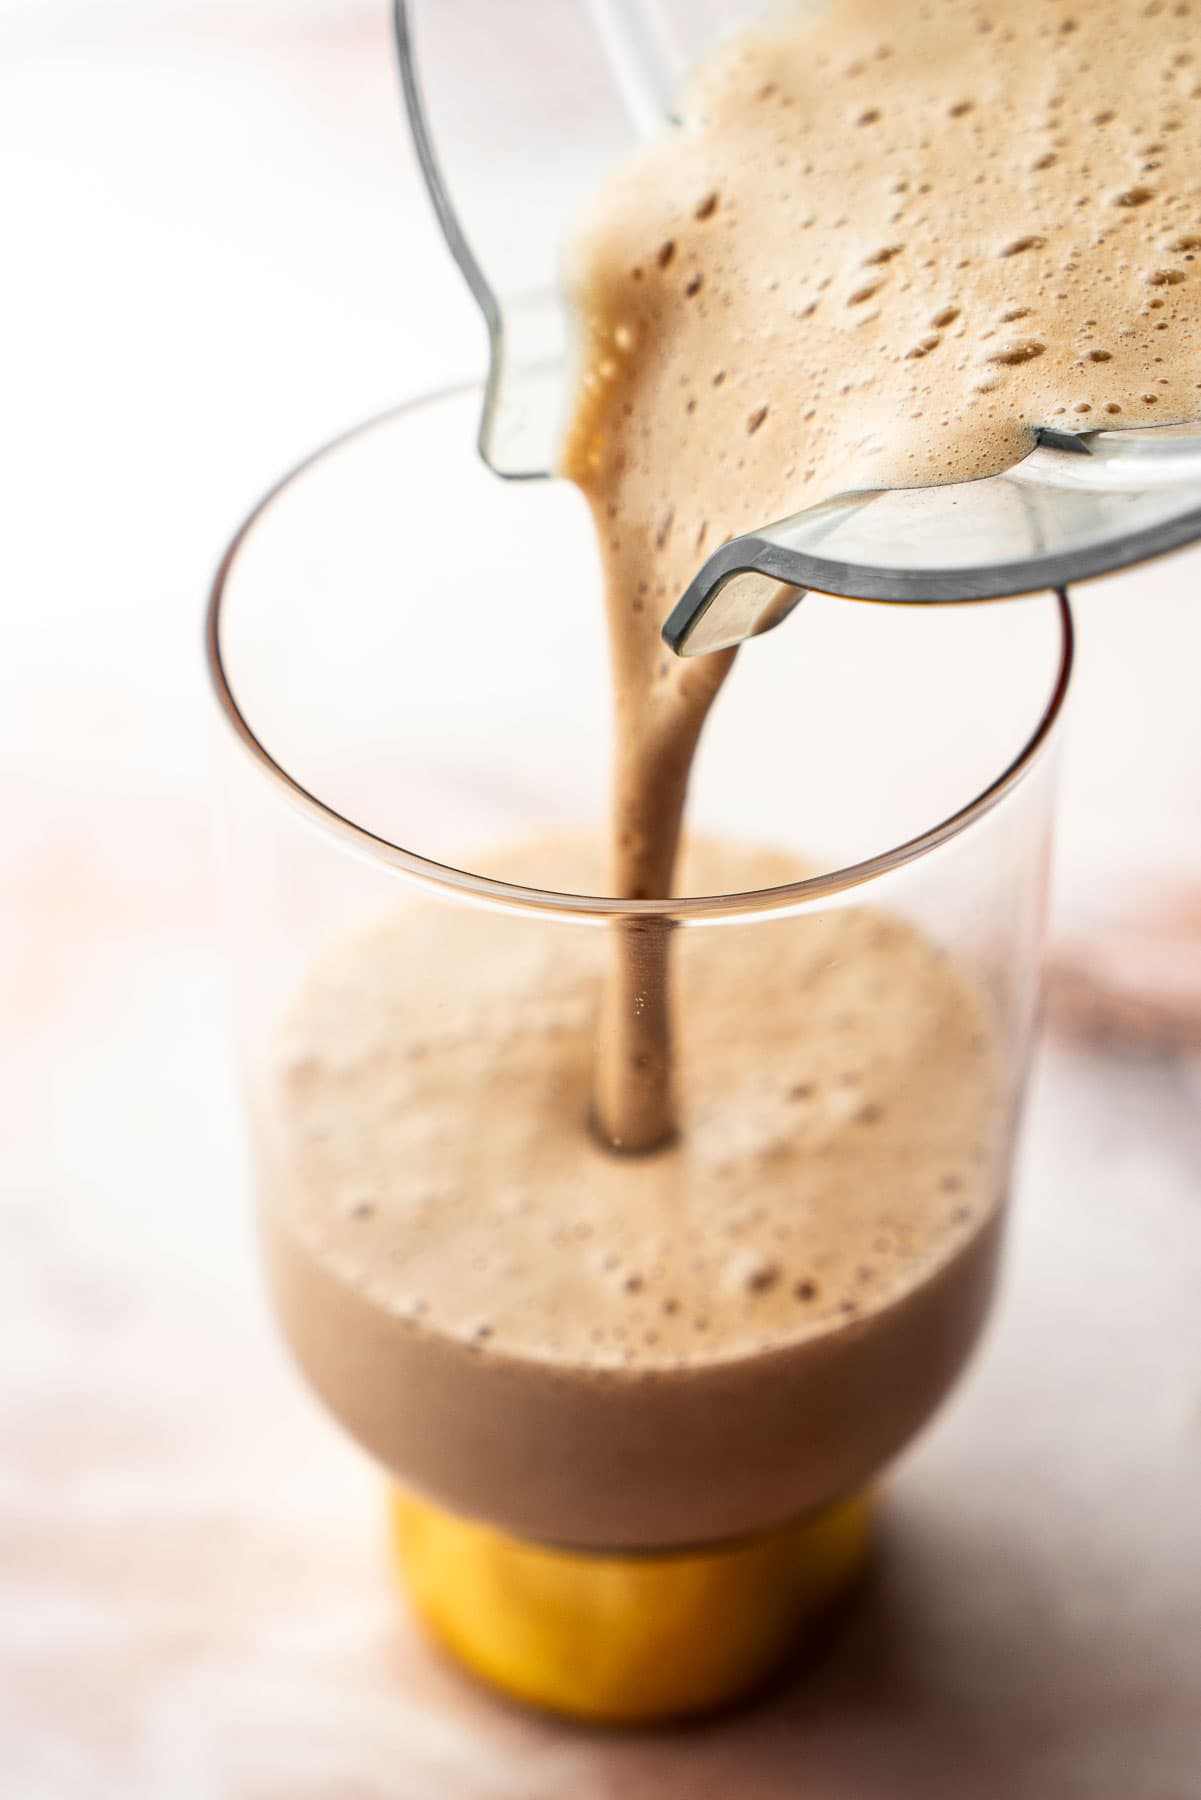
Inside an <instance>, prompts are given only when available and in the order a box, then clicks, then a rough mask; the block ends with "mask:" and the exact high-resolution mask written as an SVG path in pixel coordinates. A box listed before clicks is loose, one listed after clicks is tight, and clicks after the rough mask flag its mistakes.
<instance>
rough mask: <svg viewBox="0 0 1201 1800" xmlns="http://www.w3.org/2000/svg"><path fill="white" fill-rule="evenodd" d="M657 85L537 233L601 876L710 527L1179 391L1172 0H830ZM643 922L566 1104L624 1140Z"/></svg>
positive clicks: (682, 729) (681, 698) (924, 470)
mask: <svg viewBox="0 0 1201 1800" xmlns="http://www.w3.org/2000/svg"><path fill="white" fill-rule="evenodd" d="M679 112H680V117H681V120H682V123H681V125H680V126H679V128H678V129H677V130H675V131H673V132H671V133H669V134H667V135H665V136H664V137H663V138H662V139H661V140H659V141H658V142H656V143H653V144H652V145H650V146H649V148H648V149H647V150H645V151H644V152H643V153H642V154H641V155H639V156H638V157H637V158H636V159H635V160H634V161H633V162H632V163H631V165H630V166H629V167H628V168H627V169H626V170H624V171H622V172H621V173H619V174H618V175H617V176H616V177H615V178H614V179H613V180H611V181H610V182H609V183H608V185H607V186H606V188H605V191H604V193H603V194H602V195H601V196H600V198H599V200H598V202H597V203H596V205H595V206H594V208H593V211H592V213H591V215H590V217H589V219H588V220H587V222H586V227H585V229H584V230H583V232H582V233H581V234H580V237H579V239H578V242H577V243H576V245H575V247H574V249H573V252H572V255H571V258H570V267H569V275H570V279H571V286H572V290H573V295H574V300H575V305H576V310H577V313H578V316H579V319H580V323H581V355H580V362H581V375H580V389H579V399H578V403H577V406H576V409H575V414H574V417H573V419H572V424H571V429H570V432H569V435H568V441H567V444H566V448H565V453H564V468H565V472H566V473H567V474H569V475H570V476H571V477H572V479H573V480H574V481H576V482H577V483H578V484H579V485H580V487H582V488H583V490H584V492H585V493H586V495H587V496H588V499H589V501H590V502H591V505H592V509H593V513H594V516H595V519H596V526H597V532H598V536H599V539H600V543H601V548H602V552H603V554H604V558H605V564H606V574H607V588H608V606H609V618H610V632H611V638H612V645H613V652H612V654H613V665H614V677H615V689H616V705H617V731H616V740H615V741H616V760H615V795H616V802H615V810H616V818H615V831H614V856H613V883H614V886H613V891H614V892H615V893H618V894H621V895H624V896H626V897H637V896H642V895H647V894H669V893H671V892H672V885H671V884H672V872H673V871H672V863H673V857H674V854H675V846H676V840H677V836H678V832H679V828H680V818H681V813H682V808H683V802H684V794H685V788H686V783H687V779H688V769H689V766H690V763H691V759H692V754H693V750H694V747H695V744H696V741H697V738H698V736H699V733H700V730H701V728H702V726H703V724H704V720H705V716H706V713H707V711H708V709H709V706H710V704H711V702H712V700H713V697H714V695H715V693H716V691H717V689H718V687H719V686H720V684H721V682H722V680H723V679H724V676H725V673H726V671H727V670H728V668H729V666H730V660H731V658H730V655H729V654H728V653H727V654H725V655H716V656H712V657H707V658H703V659H698V660H696V661H691V662H680V661H677V660H676V659H675V658H673V657H672V656H670V655H669V654H668V653H667V652H666V651H665V650H664V648H663V646H662V644H661V642H660V639H659V628H660V626H661V624H662V621H663V619H664V617H665V616H666V614H667V612H668V610H669V609H670V607H671V605H672V603H673V602H674V601H675V599H676V598H677V597H678V595H679V594H680V593H681V592H682V590H683V588H684V587H685V585H686V583H687V581H688V580H689V578H690V577H691V576H692V575H693V574H694V573H695V571H696V569H697V567H698V566H699V564H700V562H701V561H702V559H703V558H704V557H705V556H706V555H707V554H708V553H709V552H710V551H712V550H714V549H716V548H717V547H718V546H719V545H720V544H722V543H724V542H725V541H726V540H727V539H729V538H731V537H734V536H736V535H738V534H739V533H740V532H743V531H747V530H750V529H752V528H753V527H755V526H757V525H762V524H766V523H768V522H769V521H771V520H773V519H779V518H784V517H787V516H788V515H789V514H792V513H795V512H798V511H799V510H801V509H802V508H803V507H806V506H809V505H813V504H815V503H817V502H818V501H820V500H823V499H826V498H828V497H830V496H831V495H834V494H837V493H840V492H844V491H846V490H849V489H853V488H856V487H876V486H879V487H888V486H914V485H923V484H929V483H935V482H945V481H962V480H966V479H968V478H970V477H973V476H979V475H988V474H995V473H997V472H998V471H999V470H1001V469H1004V468H1006V467H1008V466H1009V465H1011V464H1012V463H1014V462H1016V461H1018V460H1019V459H1020V458H1021V457H1022V456H1023V455H1025V454H1026V452H1027V451H1028V450H1029V449H1030V448H1031V447H1032V444H1033V441H1034V440H1033V434H1034V431H1035V429H1036V427H1038V426H1040V425H1059V426H1062V427H1065V428H1071V429H1088V428H1093V427H1099V426H1115V425H1124V424H1125V425H1140V426H1141V425H1147V424H1152V423H1159V424H1165V423H1168V422H1170V421H1179V420H1186V419H1195V418H1198V417H1201V301H1199V299H1198V296H1199V295H1201V157H1199V156H1198V154H1197V147H1196V146H1197V140H1198V134H1199V132H1201V6H1198V5H1194V4H1193V3H1192V0H1079V3H1077V0H997V3H996V4H989V3H987V0H986V3H984V4H972V3H970V0H969V3H957V0H937V3H936V4H935V3H929V4H925V5H922V4H910V3H909V0H906V3H905V4H898V0H837V4H833V5H828V6H823V7H820V8H806V9H805V10H804V11H802V12H800V13H797V14H795V15H794V16H793V17H792V19H791V21H790V22H789V23H788V24H787V25H781V26H780V27H779V28H778V29H777V30H773V31H768V30H762V31H758V32H755V33H752V34H748V35H745V36H743V37H740V38H739V39H737V40H736V41H735V42H734V44H732V45H731V46H729V47H727V48H726V49H724V50H722V51H721V52H720V53H719V54H718V55H717V56H716V57H714V58H713V59H712V60H711V61H710V62H709V63H707V64H706V65H705V66H704V67H703V68H702V69H701V70H700V72H699V74H698V76H697V77H696V79H695V80H694V81H693V83H692V84H691V86H690V88H689V90H688V92H687V93H686V94H685V95H684V97H683V99H682V102H681V105H680V108H679ZM664 955H665V951H664V948H663V943H662V940H659V941H658V942H656V941H654V939H653V937H652V939H651V941H650V942H649V943H648V942H647V941H646V940H645V934H644V936H643V937H642V938H641V939H635V941H634V943H633V944H632V945H627V946H626V950H625V954H624V955H623V956H622V957H620V958H619V960H618V963H617V967H616V969H615V972H614V975H613V978H612V980H611V983H610V989H609V995H608V1000H607V1004H606V1030H605V1032H604V1033H603V1035H602V1058H601V1065H600V1069H599V1073H598V1110H599V1113H600V1118H601V1123H602V1126H603V1128H604V1129H605V1131H606V1132H607V1134H608V1136H609V1137H610V1139H611V1140H612V1141H614V1142H617V1143H620V1144H622V1145H623V1146H624V1147H626V1148H633V1149H639V1148H643V1147H645V1146H647V1145H650V1144H653V1143H655V1142H656V1141H658V1140H660V1139H662V1138H663V1137H665V1136H667V1135H668V1134H669V1132H670V1130H671V1127H672V1104H673V1102H672V1091H671V1084H670V1079H669V1055H668V1050H667V1042H666V1035H665V1034H666V1024H667V1007H666V1003H665V1001H664V1000H663V998H662V993H663V988H664V981H663V975H662V959H663V957H664ZM656 957H657V958H659V966H656V962H655V959H656ZM639 992H641V993H643V994H644V995H646V996H647V997H648V998H647V1000H646V1002H645V1004H644V1005H643V1006H642V1008H641V1009H639V1008H637V1007H636V1006H635V1005H634V1004H633V1000H634V999H635V997H636V996H637V995H638V994H639Z"/></svg>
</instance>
